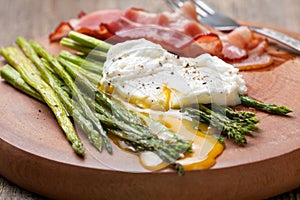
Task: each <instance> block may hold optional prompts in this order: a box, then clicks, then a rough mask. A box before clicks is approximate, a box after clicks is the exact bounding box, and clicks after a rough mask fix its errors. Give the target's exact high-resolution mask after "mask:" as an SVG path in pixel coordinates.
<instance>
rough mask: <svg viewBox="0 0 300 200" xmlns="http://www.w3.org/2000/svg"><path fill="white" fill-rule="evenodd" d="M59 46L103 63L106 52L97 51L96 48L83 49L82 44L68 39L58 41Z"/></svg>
mask: <svg viewBox="0 0 300 200" xmlns="http://www.w3.org/2000/svg"><path fill="white" fill-rule="evenodd" d="M60 44H61V45H62V46H64V47H68V48H70V49H73V50H75V51H78V52H80V53H81V54H83V55H85V56H88V57H89V58H92V59H95V60H97V61H103V60H105V58H106V52H103V51H101V50H98V49H97V48H95V49H93V48H88V47H84V46H82V44H79V43H77V42H75V41H73V40H72V39H70V38H63V39H62V40H61V41H60Z"/></svg>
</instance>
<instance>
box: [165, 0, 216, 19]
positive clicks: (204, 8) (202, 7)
mask: <svg viewBox="0 0 300 200" xmlns="http://www.w3.org/2000/svg"><path fill="white" fill-rule="evenodd" d="M186 1H187V0H166V2H167V3H168V4H169V6H170V7H171V9H173V10H177V9H179V8H180V7H181V6H182V5H183V4H184V2H186ZM192 2H193V3H194V4H195V7H196V12H197V13H198V16H199V17H200V18H204V17H207V16H208V15H214V14H215V11H214V10H213V9H212V8H211V7H210V6H208V5H207V4H206V3H204V2H203V1H200V0H192Z"/></svg>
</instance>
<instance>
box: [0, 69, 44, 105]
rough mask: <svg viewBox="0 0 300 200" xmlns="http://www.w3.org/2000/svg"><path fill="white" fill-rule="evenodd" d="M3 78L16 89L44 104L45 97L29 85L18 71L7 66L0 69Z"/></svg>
mask: <svg viewBox="0 0 300 200" xmlns="http://www.w3.org/2000/svg"><path fill="white" fill-rule="evenodd" d="M0 75H1V77H2V78H3V79H4V80H5V81H7V82H8V83H9V84H11V85H12V86H13V87H15V88H16V89H18V90H20V91H22V92H24V93H25V94H28V95H29V96H31V97H33V98H35V99H37V100H39V101H41V102H44V99H43V97H42V96H41V95H40V93H38V92H37V91H36V90H35V89H34V88H33V87H31V86H30V85H28V84H27V83H26V82H25V81H24V79H23V78H22V77H21V75H20V73H19V72H18V71H16V70H15V69H14V68H13V67H12V66H10V65H8V64H6V65H4V66H3V67H2V68H1V69H0Z"/></svg>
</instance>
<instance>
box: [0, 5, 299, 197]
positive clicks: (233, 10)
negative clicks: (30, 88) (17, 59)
mask: <svg viewBox="0 0 300 200" xmlns="http://www.w3.org/2000/svg"><path fill="white" fill-rule="evenodd" d="M87 2H88V3H87ZM161 2H162V1H158V0H144V1H141V0H130V1H117V0H111V1H107V0H105V1H104V0H89V1H85V0H81V1H80V0H63V1H59V0H44V1H39V0H22V1H20V0H9V1H8V0H0V5H1V6H0V13H1V15H0V27H1V31H0V46H5V45H9V44H12V43H13V41H14V40H15V38H16V37H17V36H20V35H22V36H24V37H27V38H37V37H40V36H43V35H47V34H48V33H49V32H50V31H52V30H53V28H54V27H55V26H56V25H57V24H58V23H59V22H60V21H63V20H68V19H70V18H72V17H76V14H77V13H79V12H80V11H82V10H83V11H85V12H90V11H93V10H97V9H105V8H123V9H125V8H129V7H132V6H135V7H143V8H146V9H148V10H151V11H158V12H159V11H163V10H167V9H168V7H167V6H166V5H165V4H162V3H161ZM207 2H209V3H210V4H211V5H212V6H214V7H215V8H217V9H219V10H220V11H222V12H224V13H226V14H228V15H230V16H232V17H235V18H238V19H242V20H245V21H254V22H260V23H264V24H268V25H272V26H277V27H281V28H284V29H287V30H290V31H294V32H296V33H300V24H299V20H298V19H300V12H299V7H300V1H299V0H264V1H261V0H247V1H240V0H226V1H219V0H207ZM0 120H3V118H0ZM0 131H1V129H0ZM299 194H300V189H296V190H294V191H291V192H288V193H286V194H283V195H280V196H278V197H274V198H273V199H300V195H299ZM0 199H28V200H37V199H44V198H43V197H40V196H38V195H35V194H33V193H31V192H28V191H26V190H23V189H21V188H19V187H18V186H16V185H14V184H13V183H11V182H9V181H7V180H6V179H5V178H3V177H0Z"/></svg>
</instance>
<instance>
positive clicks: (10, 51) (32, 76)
mask: <svg viewBox="0 0 300 200" xmlns="http://www.w3.org/2000/svg"><path fill="white" fill-rule="evenodd" d="M0 53H1V54H2V55H3V57H5V59H6V60H7V61H8V62H9V63H10V64H11V65H12V66H13V67H14V68H15V69H16V70H17V71H18V72H19V73H20V74H21V76H22V78H23V79H24V80H25V81H26V82H27V83H28V84H29V85H30V86H31V87H33V88H34V89H35V90H36V91H38V92H39V93H40V95H41V96H42V97H43V99H44V101H45V102H46V104H47V105H48V106H49V107H50V108H51V110H52V111H53V113H54V115H55V116H56V118H57V121H58V123H59V125H60V126H61V128H62V129H63V131H64V133H65V134H66V137H67V139H68V140H69V142H70V143H71V144H72V147H73V149H74V151H75V152H76V153H77V154H79V155H83V154H84V148H83V145H82V143H81V140H80V139H79V137H78V135H77V133H76V132H75V130H74V127H73V124H72V122H71V121H70V119H69V118H68V115H67V113H66V112H65V109H64V107H63V105H62V103H61V102H60V101H59V99H58V97H57V95H56V93H55V92H54V91H53V89H52V88H51V87H50V86H49V85H48V84H47V83H45V81H43V79H42V78H41V77H40V76H39V74H38V73H37V71H36V69H35V66H34V65H33V63H32V62H31V61H30V60H29V59H27V58H26V56H25V55H24V54H23V53H22V52H21V51H20V50H19V49H17V48H16V47H6V48H2V49H0Z"/></svg>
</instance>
